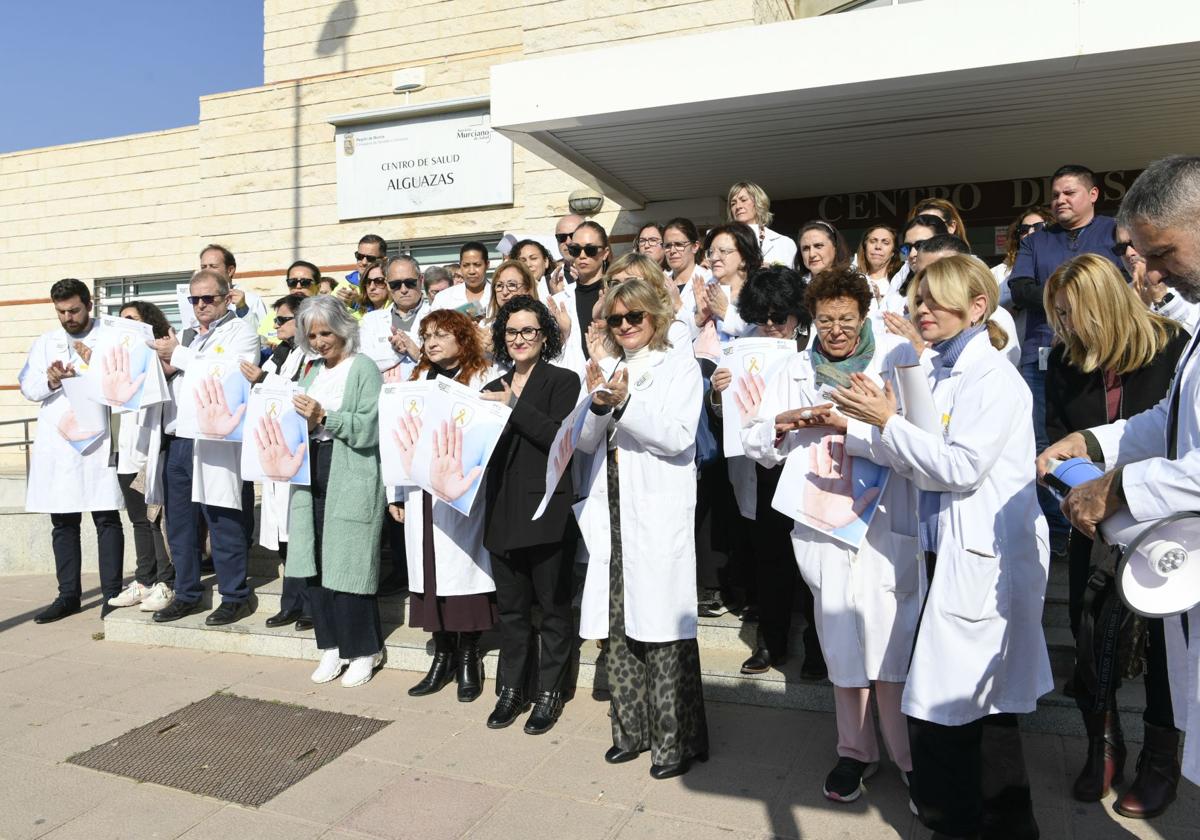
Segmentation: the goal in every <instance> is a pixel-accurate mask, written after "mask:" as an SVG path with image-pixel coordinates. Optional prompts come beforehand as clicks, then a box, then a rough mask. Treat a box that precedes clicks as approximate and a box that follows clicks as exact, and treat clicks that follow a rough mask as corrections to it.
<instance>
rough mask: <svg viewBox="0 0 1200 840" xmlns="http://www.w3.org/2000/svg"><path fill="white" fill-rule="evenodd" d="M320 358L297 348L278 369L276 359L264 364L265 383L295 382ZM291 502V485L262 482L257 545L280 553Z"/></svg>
mask: <svg viewBox="0 0 1200 840" xmlns="http://www.w3.org/2000/svg"><path fill="white" fill-rule="evenodd" d="M318 358H320V356H316V355H312V356H310V355H308V354H307V353H305V352H304V351H303V350H301V349H300V348H299V347H298V346H297V347H293V348H292V352H290V353H288V355H287V358H286V359H284V360H283V365H282V366H280V367H276V365H275V360H274V359H267V360H266V361H265V362H263V365H262V369H263V373H265V374H266V378H265V379H264V380H263V382H264V384H267V385H279V384H282V383H286V382H294V381H296V378H297V377H296V374H297V372H299V371H300V370H301V368H302V367H303V365H304V363H305V362H309V361H313V360H315V359H318ZM290 500H291V485H290V484H288V483H287V482H284V481H264V482H263V483H262V502H261V504H260V506H259V515H258V544H259V545H261V546H262V547H263V548H269V549H271V550H272V551H278V550H279V544H280V543H282V542H287V538H288V528H287V524H288V506H289V504H290Z"/></svg>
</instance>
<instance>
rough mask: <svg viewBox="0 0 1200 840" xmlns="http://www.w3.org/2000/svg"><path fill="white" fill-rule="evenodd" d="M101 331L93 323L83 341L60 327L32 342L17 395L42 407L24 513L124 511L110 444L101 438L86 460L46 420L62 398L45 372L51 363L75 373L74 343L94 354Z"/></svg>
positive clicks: (59, 407) (77, 364) (78, 365)
mask: <svg viewBox="0 0 1200 840" xmlns="http://www.w3.org/2000/svg"><path fill="white" fill-rule="evenodd" d="M101 329H102V328H101V326H100V323H99V322H98V321H93V322H92V328H91V330H90V331H89V332H88V334H87V335H85V336H82V337H77V336H73V335H70V334H68V333H67V331H66V330H64V329H63V328H62V327H59V328H58V329H54V330H51V331H50V332H48V333H43V334H42V335H40V336H38V337H37V338H36V339H34V342H33V346H32V347H30V348H29V356H28V358H27V359H26V360H25V366H24V367H23V368H21V373H20V374H19V376H18V381H19V382H20V386H21V394H22V395H23V396H24V397H25V399H27V400H30V401H32V402H36V403H40V404H41V405H40V407H39V408H38V424H37V429H36V430H35V431H34V433H33V449H32V450H31V451H30V454H29V481H28V483H27V485H26V488H25V510H26V511H28V512H29V513H81V512H84V511H95V510H121V509H123V508H124V507H125V501H124V499H123V497H122V496H121V486H120V485H119V484H118V483H117V470H116V467H112V466H109V456H110V454H111V448H110V444H109V438H107V437H105V438H101V439H100V440H98V441H96V442H95V443H93V444H92V445H91V447H90V448H89V449H87V450H86V454H80V453H79V452H76V451H75V448H74V447H73V446H71V444H69V443H68V442H67V441H65V440H64V439H63V438H62V436H61V435H60V434H59V433H58V429H57V428H56V426H57V423H55V422H51V420H50V419H48V418H49V417H51V416H57V414H58V412H60V411H61V410H62V407H63V405H65V404H66V401H67V395H66V394H65V393H64V392H63V389H62V388H57V389H55V390H53V391H51V390H50V384H49V383H48V382H47V381H46V370H47V369H48V368H49V367H50V364H51V362H53V361H55V360H56V359H57V360H58V361H60V362H62V363H63V364H64V365H74V366H75V369H76V370H77V371H78V370H80V369H81V367H83V366H84V363H83V360H82V359H81V358H80V357H79V354H77V353H76V352H75V348H74V345H75V342H76V341H82V342H83V343H84V344H85V345H87V346H88V347H92V348H94V347H95V346H96V342H97V340H98V339H99V333H100V330H101ZM60 401H61V404H60Z"/></svg>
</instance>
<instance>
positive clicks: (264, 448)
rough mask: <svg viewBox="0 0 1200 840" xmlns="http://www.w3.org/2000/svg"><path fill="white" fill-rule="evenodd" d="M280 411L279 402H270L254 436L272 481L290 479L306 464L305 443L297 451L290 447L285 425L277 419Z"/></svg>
mask: <svg viewBox="0 0 1200 840" xmlns="http://www.w3.org/2000/svg"><path fill="white" fill-rule="evenodd" d="M279 412H280V405H279V403H278V402H271V403H268V404H267V411H266V416H265V417H262V418H261V419H260V420H259V421H258V428H257V429H255V430H254V436H255V439H256V440H257V442H258V460H259V464H260V465H261V466H262V470H263V474H264V475H266V477H267V478H269V479H271V480H272V481H290V480H291V479H292V478H293V477H295V475H296V473H298V472H300V467H301V466H302V465H303V464H304V449H305V445H304V444H303V443H302V444H300V445H299V446H298V447H296V451H295V452H292V451H291V450H290V449H288V445H287V441H286V439H285V437H284V434H283V427H282V426H280V425H279V421H278V420H276V419H275V418H276V417H277V416H278V415H279Z"/></svg>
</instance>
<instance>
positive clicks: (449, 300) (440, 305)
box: [430, 283, 492, 312]
mask: <svg viewBox="0 0 1200 840" xmlns="http://www.w3.org/2000/svg"><path fill="white" fill-rule="evenodd" d="M467 303H468V300H467V285H466V284H465V283H459V284H457V285H455V286H447V287H446V288H444V289H442V290H441V291H440V292H438V293H437V294H436V295H434V296H433V303H432V304H431V305H430V309H458V308H459V307H460V306H465V305H466V304H467ZM477 303H478V304H479V309H480V311H481V312H487V310H488V307H489V306H491V304H492V284H491V283H485V284H484V285H483V297H481V298H480V299H479V300H478V301H477Z"/></svg>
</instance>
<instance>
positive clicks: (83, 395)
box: [40, 371, 108, 455]
mask: <svg viewBox="0 0 1200 840" xmlns="http://www.w3.org/2000/svg"><path fill="white" fill-rule="evenodd" d="M85 372H86V371H85ZM61 381H62V389H63V394H64V395H65V396H66V399H65V400H53V401H52V402H50V403H49V405H48V406H47V407H48V408H50V409H51V411H50V412H49V413H48V415H47V416H46V417H44V418H42V420H41V421H40V422H44V423H52V424H53V425H54V428H55V429H57V430H58V434H59V436H60V437H61V438H62V439H63V440H64V441H66V442H67V443H68V444H70V446H71V448H72V449H74V450H75V451H76V452H78V453H79V454H81V455H85V454H91V452H92V451H93V450H94V449H95V448H96V446H97V445H103V444H101V443H100V442H101V441H105V442H107V440H108V409H107V408H106V407H105V406H103V405H101V404H100V401H99V399H98V396H99V395H98V393H97V392H96V390H95V388H96V385H95V382H93V381H91V380H89V379H87V378H86V377H84V376H68V377H67V378H66V379H63V380H61Z"/></svg>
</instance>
